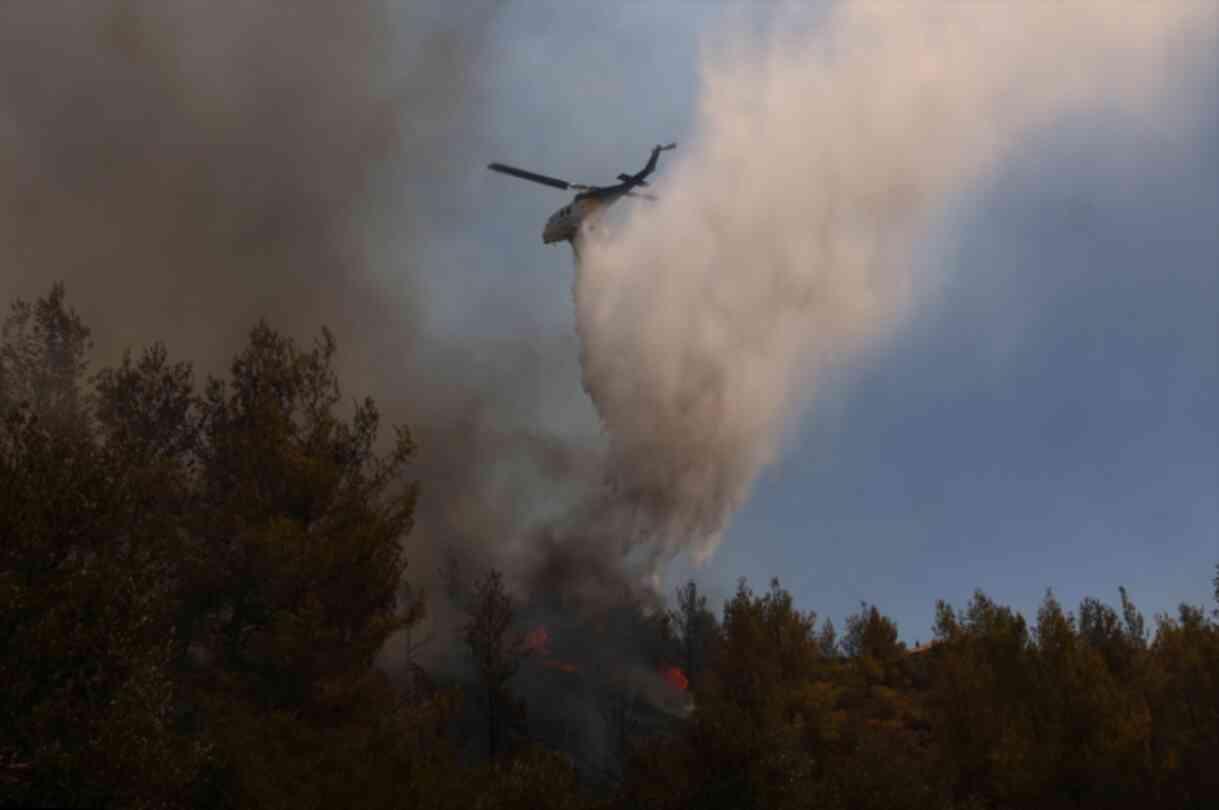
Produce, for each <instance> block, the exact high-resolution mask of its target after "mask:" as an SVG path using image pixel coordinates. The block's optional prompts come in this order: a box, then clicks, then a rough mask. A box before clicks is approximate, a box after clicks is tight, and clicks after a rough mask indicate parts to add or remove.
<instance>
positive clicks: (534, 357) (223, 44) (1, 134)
mask: <svg viewBox="0 0 1219 810" xmlns="http://www.w3.org/2000/svg"><path fill="white" fill-rule="evenodd" d="M1038 8H1041V9H1042V11H1037V9H1038ZM1050 8H1051V5H1050V4H1046V5H1045V6H1040V5H1036V4H1022V5H1020V6H1016V5H1014V4H976V3H975V4H951V5H947V6H944V5H942V4H933V3H929V2H927V3H904V4H897V3H884V4H867V3H854V2H852V3H846V4H843V5H841V6H839V7H837V10H836V11H834V12H833V14H831V15H830V16H829V17H827V18H825V19H818V20H816V21H811V20H803V19H802V18H801V13H800V12H799V11H793V12H792V13H791V14H792V16H789V17H788V18H785V20H784V22H782V23H781V24H780V25H779V26H778V27H776V30H782V31H785V32H786V33H784V34H782V35H775V36H774V37H773V38H771V39H769V40H762V41H760V42H759V41H758V40H755V39H751V40H750V41H749V42H748V43H745V44H741V43H739V42H738V41H737V40H736V39H735V38H734V36H732V30H733V29H730V28H726V29H725V30H726V32H727V34H728V35H727V36H725V37H724V39H723V41H722V42H721V45H720V48H719V49H718V50H714V51H712V52H710V54H709V56H708V59H707V61H706V64H705V67H704V88H703V98H702V100H701V102H700V117H699V120H698V122H697V126H696V132H695V138H694V142H693V143H683V144H682V148H681V150H679V152H678V153H676V154H677V155H679V156H683V155H684V157H679V158H678V160H677V161H676V163H674V164H672V165H670V163H669V162H666V164H665V166H664V167H662V168H663V169H664V170H665V174H666V175H667V176H666V177H664V178H663V186H662V185H661V184H658V188H657V190H658V191H662V192H663V194H662V200H661V202H660V203H659V204H657V205H655V206H648V207H646V208H644V209H641V210H640V212H639V216H638V217H636V218H633V219H632V220H630V221H629V222H628V223H626V226H625V229H624V230H623V232H622V233H621V234H620V237H621V238H620V239H618V240H617V241H614V242H612V243H608V244H603V245H592V246H590V252H589V253H588V254H587V261H586V262H585V263H584V264H583V265H582V266H581V267H580V268H579V269H578V275H577V280H576V287H575V290H574V294H575V296H574V297H575V304H576V308H577V316H578V317H577V324H578V329H579V338H580V341H581V349H580V352H581V355H580V357H579V358H577V352H576V350H575V349H574V348H573V346H572V336H571V335H568V334H566V333H555V332H552V331H548V330H547V329H545V328H533V329H532V331H531V330H530V329H529V328H525V327H520V328H514V329H513V330H506V331H508V332H509V333H510V334H511V335H512V336H511V337H503V336H502V335H500V336H499V337H496V338H494V339H493V338H489V337H487V334H488V333H491V334H495V333H496V330H495V329H494V328H487V324H488V323H493V322H494V319H490V318H489V319H488V322H485V323H481V324H477V326H479V327H482V328H481V329H480V330H479V331H480V336H478V337H476V336H474V335H473V334H472V332H473V330H474V327H473V326H471V327H470V332H471V333H470V334H467V333H463V332H462V331H461V329H460V327H459V328H457V329H452V330H449V331H447V332H443V333H441V332H438V331H435V330H432V329H431V328H430V326H431V324H429V316H430V309H431V307H432V306H433V304H434V303H435V302H434V300H433V299H432V298H431V297H430V293H429V287H428V285H427V284H426V283H424V281H425V280H426V279H425V278H423V273H424V272H427V273H435V274H439V273H443V272H444V270H445V268H444V267H435V266H427V267H423V266H421V263H422V262H423V261H424V260H425V259H424V257H425V256H428V257H430V258H431V259H434V257H435V255H436V250H437V247H436V245H435V244H430V246H429V240H431V238H432V236H433V234H435V233H436V232H440V231H449V230H461V229H463V228H465V224H466V223H462V222H457V220H460V219H461V217H462V216H464V214H461V213H459V211H460V210H461V207H460V201H459V195H460V191H458V190H455V189H454V183H453V179H454V178H455V177H459V176H463V175H464V173H466V172H468V171H469V166H470V165H471V163H472V161H471V157H470V156H471V155H473V154H479V153H481V150H480V149H479V148H478V147H479V146H480V145H481V141H480V138H481V137H482V136H480V135H479V133H480V132H485V131H486V130H487V127H486V125H485V124H486V122H484V121H482V120H481V116H482V114H483V113H482V111H483V110H485V109H487V108H488V105H486V104H485V103H484V102H485V101H486V99H485V98H484V95H483V94H484V92H485V91H484V88H483V86H482V84H481V82H480V76H484V75H486V73H487V72H488V71H490V70H491V69H492V67H493V66H491V65H489V64H488V63H487V58H488V57H487V53H488V49H487V47H486V46H487V40H488V38H489V37H491V36H492V33H491V28H492V23H493V22H494V16H495V8H493V7H491V6H490V4H487V5H486V6H480V7H476V8H473V9H469V10H467V8H465V7H463V8H460V9H459V8H457V7H456V6H455V5H454V4H445V3H441V2H430V1H429V2H419V3H414V4H410V5H408V6H405V7H397V6H394V7H386V6H383V5H381V4H380V3H378V2H375V0H355V1H354V2H346V3H343V4H305V5H302V4H292V5H290V6H289V5H288V4H282V3H279V2H277V0H248V2H243V3H240V4H229V5H228V6H226V7H225V9H224V10H223V12H219V11H217V9H216V7H215V5H214V4H207V3H204V2H202V0H159V2H153V1H152V0H125V1H124V0H110V2H95V3H74V4H52V3H40V2H35V1H34V0H17V2H10V3H5V4H0V180H2V181H3V182H0V211H2V212H3V215H2V216H0V299H3V300H5V301H7V300H11V299H12V298H14V297H17V296H21V297H25V298H33V297H35V296H37V295H40V294H43V293H44V292H45V291H46V289H47V287H48V286H49V284H50V283H51V282H52V281H54V280H58V279H62V280H64V281H65V282H66V283H67V288H68V295H69V302H70V303H71V304H72V305H73V306H75V307H77V308H78V309H79V310H80V311H81V313H82V315H83V316H84V318H85V320H86V322H87V323H89V324H90V325H91V326H92V327H93V329H94V334H95V337H96V338H97V343H98V352H97V360H98V361H99V362H100V363H109V362H113V361H114V360H116V359H117V357H118V354H119V352H121V351H122V350H123V349H124V348H127V347H133V348H139V347H141V346H144V345H146V344H147V343H149V342H150V341H152V340H164V341H165V342H166V343H167V345H168V347H169V350H170V353H171V356H173V357H175V358H181V359H187V360H191V361H193V362H195V363H196V364H197V366H198V367H199V368H200V369H201V370H203V371H219V370H221V369H222V368H223V367H224V366H225V365H226V364H227V363H228V361H229V360H230V358H231V357H232V355H233V354H234V352H235V351H237V350H238V349H239V348H240V346H241V344H242V342H243V341H244V339H245V335H246V334H247V332H248V330H249V328H250V327H251V326H252V324H253V323H254V321H255V320H256V319H257V318H259V317H265V318H267V320H268V321H269V322H270V323H271V324H272V325H273V326H275V327H276V328H279V329H282V330H284V331H285V332H288V333H289V334H292V335H293V336H294V337H297V338H302V339H305V338H308V336H310V335H311V334H314V333H316V331H317V329H318V328H319V327H320V326H322V325H323V324H324V325H327V326H328V327H329V328H330V329H331V330H332V331H333V332H334V333H335V335H336V337H337V339H338V343H339V349H340V353H339V358H338V361H339V373H340V378H341V380H342V381H343V383H344V389H345V391H346V392H348V393H349V394H351V395H352V396H363V395H364V394H365V393H369V394H372V395H373V396H374V397H375V398H376V399H377V400H378V403H379V404H380V406H381V408H382V412H383V414H384V415H385V417H386V420H387V421H388V422H392V423H403V424H406V425H409V426H410V427H411V429H412V430H413V431H414V433H415V434H416V436H417V438H418V440H419V444H420V448H421V449H420V457H419V462H418V464H417V465H416V466H415V468H414V470H413V474H414V475H416V476H417V477H418V478H419V479H420V481H421V482H422V489H423V491H422V499H421V503H420V513H419V516H418V522H417V526H416V530H415V532H414V533H413V534H412V536H411V537H410V538H409V539H408V546H407V551H408V558H409V560H410V563H411V568H410V569H409V571H408V576H409V577H410V578H411V580H412V584H414V585H421V586H425V587H427V588H428V589H429V590H430V593H431V595H432V596H433V597H434V598H433V599H431V600H429V601H430V606H431V608H432V616H431V620H430V621H431V622H432V625H431V628H430V630H431V631H432V632H435V633H436V634H437V636H438V637H439V638H441V639H443V640H441V641H438V642H437V643H436V644H434V645H432V646H431V647H429V648H428V653H429V655H432V656H435V657H436V658H437V659H438V660H440V659H445V658H446V657H447V656H448V655H449V654H450V653H452V654H455V655H460V654H461V651H460V645H458V644H454V643H453V641H454V639H455V638H456V637H457V636H456V628H457V626H458V625H459V623H460V621H461V617H460V613H459V611H457V610H456V609H454V608H453V606H451V605H448V604H447V603H446V602H445V601H444V600H443V599H439V598H436V597H439V595H440V591H441V590H442V589H441V583H440V582H439V581H438V578H437V576H436V572H437V571H439V570H440V568H441V567H442V562H443V559H444V554H445V552H446V550H452V551H455V552H456V553H457V554H458V555H459V556H460V557H462V558H463V559H466V560H468V561H469V565H470V567H471V568H472V569H485V568H486V567H489V566H496V567H499V568H501V569H503V570H505V572H506V573H507V574H508V576H509V579H510V582H511V583H512V584H513V585H514V587H515V588H517V589H518V591H519V592H520V593H522V594H523V596H524V598H525V601H526V602H527V603H528V611H527V612H531V613H534V614H537V615H546V616H550V617H554V616H562V617H563V619H564V621H562V622H559V623H557V624H558V626H561V627H565V628H570V632H568V633H567V636H568V637H569V638H570V637H571V636H573V635H578V633H579V632H582V631H580V630H579V628H580V627H581V622H582V621H583V619H582V617H581V612H580V611H581V609H583V610H591V611H594V612H599V614H600V615H601V616H602V617H604V616H608V615H611V614H614V612H615V611H616V610H618V609H619V608H621V606H623V605H630V606H637V605H639V604H641V603H642V604H645V605H649V606H655V604H656V601H657V600H656V594H655V592H654V589H653V585H654V583H655V581H656V576H657V574H658V573H659V571H660V570H661V569H660V566H661V565H662V563H663V562H664V560H665V559H667V558H668V557H669V556H671V555H672V554H674V553H677V552H679V551H681V550H691V551H694V552H696V553H702V554H706V553H709V552H710V550H711V549H712V548H713V547H714V545H715V543H716V542H717V540H718V537H719V536H720V534H721V533H722V531H723V529H724V527H725V526H726V524H727V521H728V519H729V518H730V516H731V514H732V513H733V511H734V510H735V509H736V508H737V507H738V506H739V505H740V504H741V503H742V502H743V501H744V499H745V498H746V497H747V495H748V491H749V487H750V485H751V483H752V482H753V481H754V479H755V478H756V476H757V475H758V472H759V471H760V470H761V469H763V468H764V467H765V465H766V464H768V463H770V462H771V461H772V460H773V459H774V457H775V455H776V453H777V451H778V448H779V445H780V443H781V439H782V436H783V433H784V431H785V430H786V429H787V427H788V426H789V424H790V423H791V421H792V419H793V418H794V417H795V416H796V415H797V414H798V413H799V412H800V406H801V404H802V403H803V402H804V401H805V399H806V398H807V391H808V389H807V385H806V384H807V383H808V382H809V381H810V380H812V379H814V378H815V377H816V373H817V371H818V370H819V369H821V368H823V367H825V364H827V363H831V362H846V361H847V360H849V358H850V357H851V356H852V354H853V352H855V351H857V350H859V349H860V348H861V347H864V346H866V345H868V344H869V343H870V342H871V341H873V340H875V339H877V338H878V337H881V336H883V335H884V334H886V333H888V332H889V331H891V330H892V329H893V328H894V327H895V325H896V324H898V323H900V321H901V319H902V318H903V317H905V315H906V314H907V312H908V311H909V305H910V303H911V301H912V300H913V295H914V292H915V290H916V288H917V287H918V283H917V282H918V279H916V278H915V277H914V276H912V275H911V271H910V268H909V266H908V264H907V262H906V256H907V251H908V249H909V246H910V243H911V241H912V240H913V239H914V238H915V237H916V236H917V234H918V233H919V231H920V228H921V226H922V225H923V224H924V223H925V222H926V221H927V219H928V218H929V217H930V216H932V215H933V214H934V211H935V210H936V208H937V207H938V206H939V205H940V204H942V203H943V202H944V201H945V199H946V198H948V197H950V196H951V194H952V193H953V192H954V191H955V190H957V189H959V188H961V187H962V186H963V185H965V184H966V183H968V182H969V181H970V180H971V179H972V178H974V177H976V176H977V175H978V173H979V172H980V171H981V170H983V169H984V168H985V167H986V165H987V164H988V163H989V162H990V161H992V160H993V159H994V158H995V157H996V156H997V155H999V154H1001V152H1002V150H1003V149H1004V148H1006V147H1007V146H1008V145H1010V143H1011V142H1012V141H1014V140H1015V139H1016V138H1018V137H1019V135H1020V134H1021V133H1022V132H1024V131H1026V130H1027V129H1029V128H1030V127H1034V126H1037V125H1039V124H1041V123H1044V122H1046V121H1049V120H1051V119H1052V117H1053V116H1054V115H1056V114H1058V113H1059V112H1061V111H1063V110H1066V109H1069V108H1071V107H1073V106H1074V107H1077V106H1079V105H1081V104H1090V103H1094V100H1095V99H1108V100H1110V101H1114V102H1121V103H1127V102H1130V103H1134V104H1136V106H1137V104H1138V103H1140V102H1141V101H1142V100H1144V99H1145V98H1147V97H1148V96H1149V95H1151V94H1153V92H1154V90H1155V87H1156V79H1157V77H1158V76H1159V75H1160V73H1161V72H1163V71H1164V70H1167V69H1168V68H1169V67H1171V65H1172V62H1171V60H1170V58H1169V55H1170V48H1169V46H1170V44H1172V43H1173V42H1174V39H1173V38H1174V37H1179V36H1183V32H1186V31H1189V30H1190V29H1191V26H1197V25H1200V24H1208V23H1209V22H1212V21H1213V17H1214V11H1213V9H1214V6H1213V5H1211V4H1206V3H1200V4H1197V5H1188V4H1184V3H1175V4H1174V3H1157V4H1136V5H1135V6H1134V7H1132V8H1126V7H1123V8H1122V10H1121V14H1120V16H1119V15H1118V14H1117V12H1116V11H1113V13H1107V12H1108V11H1109V10H1110V9H1111V7H1110V5H1109V4H1107V3H1101V2H1099V1H1097V2H1082V0H1081V1H1079V2H1070V3H1055V4H1052V13H1051V11H1050V10H1048V9H1050ZM789 23H790V24H789ZM806 23H807V24H806ZM1064 54H1070V59H1066V57H1064ZM1064 65H1066V67H1065V68H1064ZM481 162H482V160H481V159H480V160H479V161H474V163H481ZM455 223H456V224H455ZM425 246H429V249H430V250H431V251H432V252H431V253H428V252H427V251H426V250H424V247H425ZM491 303H492V304H493V305H495V306H498V307H499V309H500V311H501V313H502V310H503V304H502V302H491ZM523 309H524V307H523V306H522V310H523ZM509 314H511V313H509ZM523 315H524V312H522V316H523ZM498 317H499V318H501V319H502V318H503V317H507V316H505V315H502V314H500V315H499V316H498ZM522 319H523V318H522ZM577 359H580V360H582V362H583V364H584V365H583V369H582V372H583V375H584V382H585V385H586V386H587V388H588V391H589V393H590V394H591V395H592V398H593V400H594V402H595V404H596V407H597V410H598V412H599V414H600V416H601V418H602V420H603V423H604V428H605V429H604V432H598V431H597V430H585V429H582V428H580V427H576V428H572V427H571V426H570V425H566V423H567V422H568V421H569V420H567V419H566V418H565V417H566V416H567V414H566V413H565V412H564V407H563V405H562V403H563V402H564V401H565V397H567V396H568V393H569V391H568V389H570V388H572V387H574V385H575V383H574V382H573V380H574V378H575V376H576V375H578V374H580V373H581V368H580V367H579V366H578V365H577V363H576V361H577ZM556 403H557V404H556ZM563 425H566V426H565V427H561V426H563ZM611 624H612V622H611ZM627 624H629V623H627ZM585 626H587V625H585ZM624 626H625V625H624ZM427 632H429V628H421V629H420V634H421V635H423V634H426V633H427ZM606 632H607V633H609V634H610V635H612V634H613V632H617V631H612V628H611V630H607V631H606ZM624 634H625V635H624ZM558 635H559V633H558V632H556V636H558ZM630 635H631V633H630V631H629V629H628V630H622V631H621V633H619V634H618V636H615V638H614V639H613V641H614V643H612V644H605V645H603V647H604V649H608V650H614V651H615V652H614V655H613V656H611V657H625V655H626V653H625V652H621V651H623V650H626V649H628V648H629V647H630V644H629V638H626V637H629V636H630ZM565 641H566V640H565V639H560V640H557V641H556V645H560V644H562V643H564V642H565ZM620 653H621V655H620ZM449 663H450V664H452V665H453V666H457V665H456V664H455V663H453V662H451V661H450V662H449Z"/></svg>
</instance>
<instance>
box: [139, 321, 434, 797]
mask: <svg viewBox="0 0 1219 810" xmlns="http://www.w3.org/2000/svg"><path fill="white" fill-rule="evenodd" d="M335 350H336V348H335V343H334V341H333V339H332V337H331V336H330V334H329V333H328V332H325V331H323V334H322V337H321V339H320V340H318V341H317V342H316V343H315V344H314V346H313V348H312V349H311V350H309V351H303V350H301V349H299V348H297V346H296V345H295V343H294V342H293V341H292V340H290V339H288V338H285V337H283V336H281V335H279V334H278V333H276V332H274V331H273V330H272V329H270V328H269V327H268V326H267V325H266V324H261V323H260V324H258V325H257V326H256V327H255V328H254V329H253V330H252V332H251V333H250V341H249V344H248V346H247V347H246V348H245V350H244V351H243V352H242V353H241V354H240V355H238V357H237V358H236V359H235V360H234V362H233V364H232V367H231V371H230V375H229V379H228V380H227V381H221V380H216V379H212V380H209V382H208V384H207V387H206V390H205V392H204V395H203V396H201V397H198V398H197V400H196V401H195V403H194V408H196V409H197V424H198V428H197V430H198V438H197V440H196V441H194V442H193V444H194V447H193V449H192V451H191V453H192V455H193V456H194V461H193V465H192V469H193V470H194V472H193V474H192V493H191V502H190V508H189V510H188V512H187V515H186V518H185V525H184V527H183V528H184V532H185V536H186V540H185V541H184V542H183V544H182V557H181V562H180V566H179V571H180V574H179V577H180V597H179V612H178V626H179V628H180V632H181V633H182V634H183V636H184V638H185V639H186V640H187V642H188V644H189V649H190V653H191V655H190V657H189V662H188V663H189V664H190V665H191V667H192V669H191V671H189V672H188V673H187V680H188V682H189V683H190V684H191V685H192V687H193V688H192V701H193V705H192V710H193V713H194V716H196V717H197V722H199V723H201V724H202V725H203V727H204V729H205V732H206V734H207V735H208V737H209V739H211V740H213V741H214V743H215V745H216V749H217V758H218V760H219V766H218V769H217V771H216V773H217V774H218V775H217V778H216V784H215V786H214V788H213V793H212V794H211V795H212V796H213V797H223V798H221V799H216V801H219V802H221V803H226V804H227V803H229V802H233V801H235V802H236V803H237V804H242V805H245V804H259V803H264V802H273V803H282V804H285V805H287V804H291V805H293V806H295V807H308V806H327V805H332V804H335V803H339V804H343V803H348V802H349V800H350V798H351V796H350V795H349V794H350V791H351V790H352V786H351V780H352V779H355V778H356V776H355V775H356V774H359V773H364V774H365V777H364V778H365V779H367V780H368V782H369V783H370V784H371V783H374V782H376V781H377V780H376V779H374V776H375V774H373V773H372V772H371V771H370V769H371V768H373V767H374V764H375V763H376V762H378V759H377V758H371V757H369V756H367V753H368V751H369V750H372V749H371V748H370V746H371V747H375V746H384V745H386V744H387V743H386V736H387V735H388V736H389V737H392V736H393V735H394V733H395V732H394V731H393V728H394V726H393V724H392V723H389V724H388V725H387V723H388V719H387V718H392V717H394V716H395V715H396V710H395V708H394V705H393V700H392V696H391V695H390V694H389V693H388V691H387V686H386V684H385V683H384V677H383V676H382V675H381V674H380V673H379V671H377V670H376V669H375V668H374V666H373V662H374V658H375V656H376V654H377V652H378V651H379V650H380V649H381V648H382V646H383V645H384V643H385V641H386V640H387V639H388V638H389V636H390V635H391V634H392V633H394V632H395V631H396V630H398V629H399V628H400V627H402V626H403V624H404V622H405V621H406V620H407V618H408V617H406V616H404V615H403V614H402V613H401V612H400V611H399V609H398V608H399V606H398V604H397V597H398V594H399V591H400V581H401V578H402V576H403V573H404V571H405V566H406V563H405V560H404V558H403V556H402V550H401V542H402V539H403V537H404V535H405V534H406V533H407V532H408V531H409V529H410V527H411V525H412V519H413V511H414V506H415V499H416V488H415V486H414V485H413V484H409V483H404V472H405V468H406V465H407V464H408V463H409V461H410V459H411V457H412V455H413V453H414V444H413V442H412V441H411V438H410V435H409V433H407V432H406V431H405V430H404V429H398V430H397V431H396V434H395V437H394V440H393V442H392V443H391V444H390V446H389V448H388V450H387V452H386V453H384V454H379V453H378V452H377V451H376V441H377V435H378V428H379V416H378V414H377V410H376V408H375V406H374V405H373V403H372V402H371V400H365V401H364V402H363V403H360V404H358V405H357V406H356V408H355V411H354V413H353V415H352V417H351V419H350V421H345V420H343V419H342V418H340V417H339V416H338V414H337V413H336V409H337V406H338V404H339V402H340V401H341V396H340V390H339V385H338V380H337V378H336V376H335V374H334V371H333V368H332V365H333V357H334V354H335ZM146 376H151V377H155V374H150V375H146ZM134 388H135V389H137V390H147V389H153V390H155V388H156V386H154V385H152V384H151V382H149V384H148V385H145V386H134ZM146 401H148V402H156V401H157V400H156V398H155V397H154V398H149V399H146ZM160 435H161V436H162V437H163V439H173V438H175V437H177V436H180V435H182V434H180V433H177V432H173V431H169V432H163V433H161V434H160ZM336 774H345V775H344V776H342V778H341V779H340V778H339V777H338V776H336ZM361 795H362V796H363V803H364V804H369V803H375V802H374V801H373V800H371V799H370V798H369V797H368V796H367V794H361ZM385 800H386V801H388V800H389V799H388V797H387V798H386V799H385Z"/></svg>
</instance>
